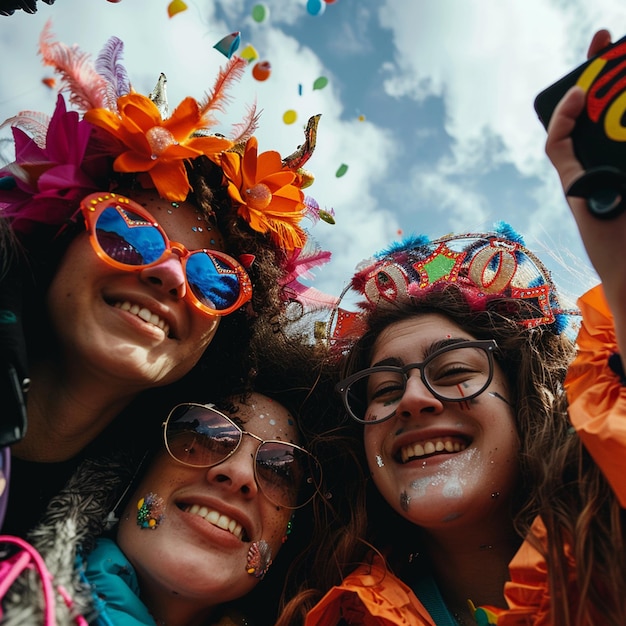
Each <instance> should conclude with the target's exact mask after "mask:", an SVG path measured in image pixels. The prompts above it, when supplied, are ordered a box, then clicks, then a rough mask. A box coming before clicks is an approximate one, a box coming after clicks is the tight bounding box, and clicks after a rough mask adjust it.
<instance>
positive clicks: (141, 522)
mask: <svg viewBox="0 0 626 626" xmlns="http://www.w3.org/2000/svg"><path fill="white" fill-rule="evenodd" d="M164 517H165V505H164V503H163V498H159V496H157V495H156V494H155V493H152V492H150V493H148V494H146V495H145V496H144V497H143V498H139V501H138V502H137V526H139V527H141V528H147V529H149V530H156V529H157V526H158V525H159V524H160V523H161V522H162V521H163V518H164Z"/></svg>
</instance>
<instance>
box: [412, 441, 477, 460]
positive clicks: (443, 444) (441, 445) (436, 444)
mask: <svg viewBox="0 0 626 626" xmlns="http://www.w3.org/2000/svg"><path fill="white" fill-rule="evenodd" d="M466 447H467V446H466V445H465V444H464V443H461V442H459V441H452V440H451V439H448V438H446V439H433V440H432V441H426V442H421V443H411V444H409V445H408V446H404V447H403V448H402V449H401V450H400V459H401V460H402V462H403V463H406V462H407V461H408V460H409V459H413V458H416V457H421V456H424V455H426V454H433V453H434V452H444V451H445V452H461V451H462V450H465V448H466Z"/></svg>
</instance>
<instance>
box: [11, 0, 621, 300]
mask: <svg viewBox="0 0 626 626" xmlns="http://www.w3.org/2000/svg"><path fill="white" fill-rule="evenodd" d="M169 1H170V0H121V1H119V2H111V1H107V0H56V2H55V4H54V5H52V6H49V5H47V4H44V3H43V2H41V1H39V2H38V11H37V13H36V14H34V15H31V14H26V13H24V12H22V11H17V12H16V13H15V14H14V15H12V16H10V17H6V16H0V35H1V36H0V59H2V61H1V62H0V120H4V119H6V118H8V117H10V116H12V115H15V114H16V113H17V112H18V111H20V110H23V109H29V110H35V111H42V112H45V113H47V114H51V113H52V111H53V108H54V103H55V99H56V93H55V91H54V90H53V89H50V88H49V87H47V86H46V85H45V84H43V83H42V79H44V78H48V77H52V76H53V74H52V73H51V71H50V70H51V68H46V67H43V66H42V64H41V60H40V58H39V57H38V55H37V45H38V44H37V42H38V37H39V34H40V32H41V30H42V28H43V26H44V24H45V22H46V21H47V20H51V21H52V31H53V32H54V34H55V35H56V37H57V38H58V39H59V40H60V41H63V42H64V43H67V44H77V45H78V46H79V47H80V48H81V49H82V50H83V51H85V52H88V53H90V54H91V55H92V57H93V58H95V57H96V56H97V54H98V52H99V51H100V49H101V48H102V46H103V45H104V44H105V42H106V41H107V39H108V38H109V37H110V36H112V35H115V36H117V37H119V38H120V39H122V40H123V41H124V45H125V48H124V56H123V61H124V65H125V66H126V68H127V70H128V73H129V76H130V80H131V83H132V85H133V87H134V88H135V90H137V91H139V92H140V93H144V94H148V93H149V92H150V91H151V89H152V88H153V87H154V85H155V83H156V80H157V78H158V76H159V74H160V73H161V72H163V73H165V74H166V76H167V79H168V97H169V103H170V108H171V109H173V108H174V106H175V105H177V104H178V103H179V102H180V101H181V100H183V99H184V98H185V97H187V96H193V97H195V98H197V99H200V98H201V97H202V96H203V95H204V94H205V92H206V91H208V90H209V89H210V88H211V87H212V86H213V81H214V78H215V76H216V73H217V71H218V69H219V67H220V66H222V65H223V64H224V63H225V62H226V57H225V56H223V55H222V54H221V53H220V52H219V51H218V50H216V49H215V48H214V47H213V46H214V45H215V44H216V43H217V42H218V41H219V40H221V39H222V38H223V37H224V36H225V35H227V34H228V33H231V32H234V31H239V32H240V33H241V44H240V48H239V50H238V52H241V51H242V50H243V49H244V48H245V46H246V45H248V44H250V45H252V46H253V47H254V49H255V50H256V51H257V53H258V55H259V60H263V61H269V63H270V64H271V68H272V69H271V74H270V77H269V78H268V79H267V80H265V81H262V82H261V81H258V80H255V79H254V77H253V76H252V71H251V70H252V66H253V64H254V63H251V64H250V66H249V69H248V70H247V71H246V74H245V75H244V77H243V79H242V80H241V81H240V83H239V84H238V85H237V86H236V87H235V88H234V89H233V90H232V92H231V93H232V102H231V104H230V106H229V109H228V112H227V114H226V115H224V116H222V117H221V121H222V122H223V127H224V128H223V132H225V134H227V133H228V130H229V128H230V125H231V124H234V123H237V122H238V121H239V120H241V118H242V117H243V115H244V114H245V111H246V107H247V106H249V105H251V104H252V103H256V106H257V107H258V109H260V110H262V111H263V113H262V116H261V120H260V125H259V130H258V131H257V132H256V135H257V137H258V139H259V148H260V150H261V151H265V150H278V151H279V152H280V153H281V154H282V155H283V156H286V155H288V154H290V153H291V152H292V151H293V150H295V148H296V147H297V146H298V145H299V144H300V143H301V142H302V140H303V137H304V135H303V129H304V126H305V124H306V120H307V119H308V117H309V116H311V115H315V114H318V113H321V115H322V117H321V120H320V125H319V129H318V136H317V147H316V150H315V154H314V155H313V157H312V158H311V160H310V161H309V162H308V163H307V166H306V167H307V169H309V170H310V171H311V172H313V174H314V175H315V183H314V184H313V186H312V187H310V188H309V189H307V193H308V194H309V195H311V196H313V197H314V198H315V199H316V201H317V202H318V203H319V205H320V207H321V208H323V209H326V210H330V209H333V210H334V212H335V220H336V223H335V225H329V224H326V223H324V222H319V223H317V224H316V225H315V226H312V228H310V231H311V234H312V236H313V238H314V239H315V240H316V241H317V242H318V243H319V245H320V246H321V247H322V248H324V249H327V250H330V251H331V252H332V260H331V261H330V263H329V264H328V265H326V266H324V267H322V268H320V269H318V270H316V271H315V277H316V278H315V282H314V284H315V286H316V287H317V288H319V289H321V290H322V291H325V292H326V293H329V294H333V295H338V294H339V293H340V292H341V290H342V289H343V287H344V286H345V285H346V284H347V283H348V281H349V279H350V277H351V275H352V274H353V273H354V270H355V268H356V266H357V265H358V264H359V262H361V261H362V260H363V259H366V258H368V257H370V256H371V255H372V254H373V253H374V252H376V251H379V250H381V249H383V248H385V247H387V246H388V245H389V244H390V243H392V242H393V241H396V240H398V239H401V238H402V237H404V236H408V235H411V234H426V235H428V236H430V237H432V238H435V237H437V236H441V235H444V234H447V233H449V232H458V233H461V232H477V231H484V230H489V229H490V228H491V227H492V226H493V224H494V223H495V222H497V221H499V220H504V221H506V222H508V223H509V224H511V225H512V226H513V228H515V229H516V230H517V231H518V232H519V233H521V234H522V235H523V236H524V239H525V241H526V244H527V246H528V247H529V248H531V249H532V250H533V251H534V252H536V253H537V254H539V256H540V257H541V258H542V259H543V260H544V261H545V263H546V265H547V266H548V267H549V268H550V269H551V271H552V273H553V276H554V278H555V280H556V282H557V284H559V285H561V286H562V287H563V289H564V290H565V292H567V293H569V294H571V295H572V296H577V295H579V294H580V293H582V291H584V289H585V288H586V287H588V286H590V285H591V284H593V283H594V282H595V276H594V274H593V271H592V270H591V268H590V267H589V265H588V262H587V260H586V255H585V253H584V250H583V248H582V245H581V243H580V237H579V234H578V232H577V230H576V227H575V224H574V221H573V218H572V217H571V215H570V214H569V210H568V208H567V204H566V202H565V200H564V198H563V194H562V191H561V188H560V186H559V183H558V179H557V176H556V172H555V171H554V170H553V168H552V166H551V164H550V163H549V161H548V159H547V157H546V156H545V152H544V144H545V131H544V129H543V127H542V126H541V124H540V123H539V121H538V119H537V117H536V114H535V112H534V109H533V100H534V98H535V96H536V95H537V94H538V93H539V92H540V91H541V90H542V89H544V88H545V87H547V86H548V85H550V84H551V83H552V82H554V81H555V80H556V79H558V78H560V77H561V76H563V75H564V74H566V73H567V72H569V71H570V70H572V69H573V68H574V67H576V66H577V65H579V64H580V63H582V62H583V61H584V59H585V58H586V51H587V47H588V45H589V42H590V41H591V37H592V35H593V33H594V32H595V31H596V30H597V29H599V28H608V29H609V30H610V31H611V33H612V34H613V38H614V40H615V39H618V38H620V37H622V36H623V35H624V34H626V12H624V10H623V4H622V3H621V2H619V0H594V2H593V3H591V2H588V1H587V0H437V1H436V2H433V0H381V1H374V0H335V1H334V2H332V3H323V6H324V11H323V12H322V13H320V14H318V15H311V14H310V13H309V12H308V10H307V0H265V2H263V3H262V4H263V5H264V6H265V8H266V9H267V16H266V18H265V19H264V20H262V21H261V22H257V21H255V19H253V8H254V7H255V6H256V5H257V4H259V2H256V1H255V0H185V2H186V4H187V6H188V8H187V10H185V11H183V12H180V13H178V14H176V15H174V16H173V17H171V18H170V17H169V16H168V11H167V7H168V4H169ZM320 77H325V78H327V79H328V84H327V85H326V86H325V87H324V88H322V89H314V88H313V84H314V82H315V80H316V79H318V78H320ZM286 111H294V112H295V114H296V120H295V122H293V123H290V124H287V123H285V121H284V120H283V115H284V113H285V112H286ZM6 131H7V129H6V128H5V129H3V130H2V131H1V132H2V133H3V134H2V135H0V137H2V136H3V137H7V136H8V135H7V134H6ZM8 150H9V146H8V143H6V142H5V143H0V154H2V155H4V156H5V158H6V157H7V151H8ZM9 156H10V155H9ZM342 164H345V165H347V166H348V169H347V171H346V173H345V174H344V175H343V176H341V177H337V176H336V174H337V171H338V169H339V168H340V166H341V165H342Z"/></svg>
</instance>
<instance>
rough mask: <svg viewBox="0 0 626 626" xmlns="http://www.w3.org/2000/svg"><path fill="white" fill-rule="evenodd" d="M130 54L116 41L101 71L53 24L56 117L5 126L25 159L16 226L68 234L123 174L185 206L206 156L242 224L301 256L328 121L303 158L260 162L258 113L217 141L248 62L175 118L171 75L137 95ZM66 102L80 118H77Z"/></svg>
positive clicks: (18, 171) (9, 199)
mask: <svg viewBox="0 0 626 626" xmlns="http://www.w3.org/2000/svg"><path fill="white" fill-rule="evenodd" d="M123 47H124V46H123V42H122V41H121V40H119V39H118V38H116V37H111V38H110V39H109V41H108V42H107V44H106V45H105V47H104V48H103V50H102V51H101V52H100V54H99V55H98V57H97V59H96V61H95V63H92V61H91V59H90V57H89V55H88V54H86V53H84V52H82V51H81V50H80V49H79V48H78V47H76V46H72V47H70V46H67V45H65V44H63V43H60V42H57V41H54V38H53V35H52V33H51V26H50V23H49V22H48V23H47V24H46V26H45V28H44V30H43V32H42V34H41V37H40V42H39V51H40V54H41V56H42V58H43V62H44V64H46V65H50V66H52V67H54V69H55V72H56V73H57V74H59V75H60V77H61V80H60V92H61V93H60V94H59V97H58V99H57V105H56V109H55V111H54V114H53V115H52V117H48V116H47V115H45V114H42V113H38V112H32V111H22V112H21V113H19V114H18V115H16V116H14V117H12V118H10V119H8V120H6V121H5V122H4V124H3V126H5V125H10V126H12V131H13V136H14V140H15V155H16V156H15V162H14V163H11V164H10V165H8V166H6V167H4V168H3V169H2V170H0V176H5V177H9V178H10V179H12V181H13V183H14V184H12V185H7V184H6V181H5V184H4V185H2V187H4V189H0V207H2V214H3V215H5V216H7V217H8V218H9V219H10V220H11V221H12V223H13V227H14V228H15V229H16V230H27V229H28V228H30V226H32V224H33V223H34V222H38V223H45V224H48V225H55V226H56V225H61V224H62V223H63V222H64V221H65V220H66V219H67V218H68V217H69V216H70V215H71V214H72V212H73V211H74V210H75V209H76V208H77V207H78V203H79V202H80V200H81V198H83V197H84V196H85V195H87V194H88V193H92V192H94V191H107V190H110V188H111V186H112V184H113V182H112V181H113V180H114V179H115V176H116V173H117V174H118V175H119V174H134V175H135V176H136V178H137V180H138V181H139V183H140V184H141V185H142V186H144V187H148V188H150V187H154V188H156V190H157V191H158V193H159V194H160V195H161V196H162V197H163V198H165V199H167V200H170V201H175V202H176V201H178V202H180V201H183V200H185V198H186V197H187V194H188V193H189V191H190V189H191V187H190V184H189V179H188V176H187V167H186V166H187V164H189V163H190V162H192V161H193V160H194V159H195V158H197V157H199V156H205V157H207V158H208V159H210V160H211V161H213V162H214V163H216V164H217V165H218V166H220V167H221V169H222V171H223V173H224V185H225V186H226V187H227V189H228V194H229V196H230V198H231V199H232V203H233V208H234V209H235V211H236V214H237V216H238V217H240V218H241V219H243V220H245V221H246V222H247V223H248V225H249V226H250V228H252V229H253V230H255V231H257V232H260V233H262V234H264V235H267V236H269V237H270V238H271V240H272V241H273V243H274V245H276V246H277V247H279V248H281V249H283V250H285V251H286V252H293V251H294V250H298V249H302V248H303V247H304V245H305V242H306V233H305V231H304V230H303V229H302V227H301V225H300V222H301V220H302V218H303V217H305V216H306V215H310V213H311V210H312V208H311V207H312V206H313V205H312V204H311V203H307V202H306V201H305V196H304V194H303V192H302V189H303V188H304V187H306V186H308V185H309V184H311V182H312V176H311V175H310V174H309V173H307V172H305V171H304V170H303V169H302V166H303V165H304V164H305V163H306V161H307V160H308V159H309V157H310V156H311V155H312V153H313V150H314V148H315V139H316V130H317V122H318V120H319V117H320V116H319V115H318V116H315V117H313V118H311V120H310V121H309V124H308V126H307V128H306V131H305V141H304V143H303V144H302V145H301V146H300V147H299V149H298V150H297V151H296V152H294V154H292V155H290V156H289V157H286V158H285V159H282V158H281V156H280V155H279V154H278V153H277V152H273V151H269V152H263V153H260V154H259V153H258V144H257V140H256V138H255V137H254V136H253V133H254V131H255V130H256V128H257V123H258V117H259V116H258V114H257V112H256V110H255V107H250V108H249V110H248V112H247V116H246V119H244V120H243V121H242V122H241V123H240V124H238V125H236V126H235V127H233V130H232V136H231V137H229V138H226V137H224V136H221V135H216V134H213V133H212V128H213V127H214V126H215V124H216V123H217V120H216V118H215V113H217V112H220V111H221V112H223V111H224V108H225V105H226V104H227V103H228V95H227V92H228V88H229V87H230V86H231V85H232V84H233V83H234V82H235V81H236V80H238V79H239V78H240V77H241V76H242V74H243V72H244V69H245V67H246V64H247V62H246V61H245V60H243V59H241V58H238V57H233V58H232V59H230V60H229V62H228V63H227V65H226V66H225V67H224V68H223V69H222V70H221V71H220V73H219V75H218V76H217V78H216V80H215V84H214V86H213V89H212V90H211V91H209V92H208V93H207V94H205V96H204V97H203V98H202V99H201V100H199V101H198V100H196V99H194V98H192V97H187V98H185V99H184V100H183V101H182V102H181V103H180V104H179V105H178V106H177V107H176V109H175V110H174V112H173V113H172V114H171V115H169V111H168V105H167V97H166V79H165V76H164V75H163V74H161V76H160V78H159V80H158V82H157V85H156V87H155V89H154V91H153V92H152V93H151V94H149V95H148V96H145V95H142V94H139V93H137V92H135V91H134V90H133V89H132V87H131V84H130V81H129V79H128V75H127V73H126V70H125V68H124V66H123V65H122V63H121V57H122V52H123ZM64 93H66V94H68V101H69V105H70V107H71V108H72V109H74V110H68V108H67V105H66V102H65V99H64V97H63V94H64ZM80 114H82V117H81V115H80ZM7 186H9V187H11V188H10V189H6V187H7Z"/></svg>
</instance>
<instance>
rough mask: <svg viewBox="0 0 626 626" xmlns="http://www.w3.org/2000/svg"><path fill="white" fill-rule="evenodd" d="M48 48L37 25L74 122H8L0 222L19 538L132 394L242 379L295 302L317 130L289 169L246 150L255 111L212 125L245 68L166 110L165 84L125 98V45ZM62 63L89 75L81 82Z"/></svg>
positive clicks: (48, 37)
mask: <svg viewBox="0 0 626 626" xmlns="http://www.w3.org/2000/svg"><path fill="white" fill-rule="evenodd" d="M53 39H54V38H53V35H52V33H51V32H50V26H46V28H45V29H44V32H43V33H42V36H41V40H40V53H41V55H42V57H43V59H44V62H45V63H47V64H49V65H52V66H53V67H54V68H55V69H56V70H57V72H58V73H59V75H60V77H61V87H62V89H64V90H65V91H66V92H69V98H68V100H67V101H68V102H69V103H71V104H72V106H73V107H74V108H76V109H77V111H75V110H71V111H70V110H67V107H68V106H69V105H66V100H65V99H64V97H63V96H62V95H60V96H59V99H58V101H57V106H56V109H55V111H54V114H53V115H52V117H51V118H49V119H47V118H46V116H43V115H42V116H40V117H39V118H37V120H38V121H37V123H34V122H33V118H32V116H31V115H30V114H29V113H28V112H26V113H23V114H18V115H16V116H15V117H14V118H12V119H11V125H12V126H13V135H14V139H15V147H16V161H15V162H14V163H11V164H10V165H8V166H6V167H5V168H3V169H2V170H0V178H1V184H0V216H2V217H4V218H5V219H6V221H7V222H8V223H9V224H10V227H11V231H12V233H13V235H14V237H15V239H17V241H18V246H16V252H15V254H14V259H15V263H14V265H13V267H12V269H11V270H10V272H9V276H17V277H18V280H15V281H9V280H6V281H3V282H2V292H3V296H4V295H5V294H6V295H7V298H4V297H3V299H2V302H5V301H9V305H7V310H6V311H4V313H6V315H4V314H3V319H5V320H6V321H7V324H6V325H4V326H3V328H2V331H3V332H4V331H7V330H8V335H9V337H8V339H7V340H6V343H7V344H8V345H9V346H11V345H12V343H11V342H12V341H13V340H14V339H15V341H16V342H17V344H18V346H19V345H22V343H23V344H24V346H25V347H24V349H23V350H22V351H20V350H19V349H18V350H15V353H16V354H15V358H12V354H13V353H12V352H11V350H10V349H9V351H8V355H9V357H8V359H5V354H7V352H5V351H4V350H0V355H2V356H1V358H2V361H3V362H2V363H0V365H2V377H1V381H2V387H1V389H2V390H3V393H4V392H5V390H6V395H7V397H9V396H10V397H11V398H13V399H14V401H13V402H10V403H8V406H9V407H11V408H12V415H11V416H8V417H7V419H6V420H4V419H3V432H2V433H1V435H2V436H1V440H0V445H7V444H12V446H11V449H12V455H13V461H12V479H11V488H10V497H11V502H10V504H9V507H8V517H7V520H6V524H5V526H4V529H5V531H7V532H13V533H17V534H23V533H24V532H25V531H26V530H27V529H28V528H29V527H30V526H31V525H32V523H33V522H34V521H36V519H37V516H38V514H39V513H40V512H41V510H42V507H43V506H44V505H45V503H46V502H47V500H48V499H49V498H50V496H51V495H52V494H54V493H55V492H56V491H57V490H58V489H59V488H60V487H61V486H62V484H63V483H64V481H65V480H66V479H67V477H68V476H69V474H70V473H71V471H72V469H73V468H74V467H75V466H76V463H77V462H78V460H79V456H80V455H81V454H83V451H84V450H85V448H86V447H87V446H88V445H90V444H92V443H93V442H94V440H96V439H97V438H98V440H99V441H101V439H100V437H101V435H102V434H103V433H104V432H105V431H106V432H109V431H111V427H112V425H113V424H114V423H115V424H114V427H113V431H112V432H111V433H110V435H109V436H108V440H109V441H113V442H114V441H116V438H117V437H118V436H120V434H123V435H125V436H134V429H135V428H137V429H139V430H141V426H142V424H143V423H145V422H146V421H149V420H150V419H151V417H150V414H151V412H150V411H146V410H145V409H142V410H137V409H135V408H133V407H132V402H133V401H135V400H136V399H137V398H138V396H139V394H142V392H145V391H146V390H155V389H156V388H162V387H164V386H167V385H170V384H173V383H176V382H177V381H179V380H181V379H182V377H183V376H185V375H187V374H188V373H189V372H190V371H191V370H192V368H194V366H195V365H196V364H197V363H198V362H199V361H200V360H201V359H202V362H201V363H200V365H199V367H198V368H196V370H195V374H197V375H198V376H199V377H200V380H202V384H203V385H205V386H206V384H207V383H206V381H209V383H208V384H209V385H213V387H210V388H214V389H216V390H220V391H221V390H222V389H223V388H224V387H227V386H228V385H229V384H230V382H229V381H230V380H234V381H239V380H240V379H242V377H244V376H245V375H246V373H247V370H248V369H249V368H251V367H254V354H252V353H251V352H249V350H248V344H249V341H250V337H251V336H252V334H253V333H254V332H255V328H256V327H259V326H261V325H263V324H264V323H269V322H270V321H271V323H272V324H276V320H277V319H278V317H279V316H280V314H281V313H282V312H283V311H284V308H285V306H286V303H287V302H288V301H289V299H290V296H289V295H288V294H295V291H294V290H293V289H290V286H289V285H288V284H287V282H288V280H291V279H290V278H288V276H293V267H292V265H290V259H291V258H292V256H293V255H295V254H297V252H298V251H300V250H301V248H303V247H304V245H305V243H306V233H305V232H304V230H303V229H302V227H301V225H300V222H301V220H302V218H303V217H304V216H305V214H306V213H307V206H306V205H305V202H304V194H303V192H302V190H301V188H302V187H303V186H305V185H306V184H310V182H311V180H312V177H311V175H309V174H307V173H306V172H304V170H302V169H300V168H301V166H302V165H304V164H305V163H306V161H307V159H308V158H309V157H310V156H311V154H312V151H313V148H314V144H315V131H316V122H317V118H315V119H314V120H313V121H312V122H311V125H310V126H309V127H308V129H307V137H306V141H305V142H304V143H303V144H302V145H301V146H300V148H299V149H298V150H297V151H296V152H295V153H294V154H292V155H290V156H289V157H286V158H284V159H281V157H280V155H278V153H276V152H265V153H260V152H259V151H258V144H257V140H256V138H255V137H254V136H253V135H252V133H253V132H254V129H255V128H256V123H257V116H256V115H255V113H254V111H250V112H249V118H248V119H247V120H245V121H244V123H242V124H241V125H239V126H237V127H236V128H235V129H233V132H232V133H231V136H230V138H226V137H225V136H224V135H219V134H214V132H215V131H214V130H213V128H212V126H213V125H214V124H215V123H216V121H215V119H214V117H213V115H214V113H215V111H216V110H217V109H221V108H222V107H223V103H224V102H225V97H226V90H227V89H228V88H229V87H230V86H231V85H232V84H233V82H235V81H236V80H237V79H238V78H240V77H241V76H242V74H243V72H244V69H245V61H243V60H242V59H238V58H233V59H232V60H230V61H229V62H228V64H227V66H226V67H225V68H224V69H223V70H222V72H221V73H220V76H219V77H218V79H217V80H216V84H215V88H214V90H213V91H212V92H211V93H210V95H206V96H205V97H204V99H203V100H198V101H197V100H195V99H193V98H186V99H185V100H184V101H183V103H181V104H180V106H178V107H177V108H176V109H175V111H174V112H173V113H171V114H170V112H169V109H168V104H167V99H166V97H165V77H164V76H161V78H160V79H159V82H158V84H157V86H156V87H155V90H154V91H153V92H152V94H151V95H150V97H147V96H143V95H142V94H139V93H137V92H136V91H134V90H133V89H131V87H130V84H129V81H128V77H127V75H126V72H125V70H124V67H123V65H122V63H121V59H120V53H121V51H122V50H123V44H122V42H121V41H119V40H117V39H116V38H112V39H111V40H110V41H109V42H108V43H107V44H106V46H105V48H104V49H103V51H102V53H101V54H100V56H99V57H98V59H97V62H95V63H92V62H91V61H88V60H86V59H87V57H86V56H85V55H83V53H82V52H81V51H79V50H77V49H76V48H70V47H67V46H65V45H64V44H62V43H60V42H56V41H54V40H53ZM71 59H74V60H75V61H76V62H77V63H78V62H79V61H80V65H81V67H82V66H83V65H85V64H86V65H88V66H89V67H85V68H84V69H85V72H83V73H81V74H80V76H79V77H78V78H76V77H72V78H70V76H69V75H68V74H67V65H66V63H70V60H71ZM70 64H71V63H70ZM87 70H89V71H87ZM81 81H86V82H85V84H83V83H82V82H81ZM89 81H93V82H94V83H95V84H97V85H95V84H92V83H91V82H89ZM242 129H244V130H242ZM33 163H36V164H37V166H36V167H35V166H33ZM4 260H5V262H6V259H4ZM288 267H289V272H288V271H287V270H288ZM296 273H297V269H296ZM218 326H219V327H221V328H220V329H219V332H217V331H218ZM216 333H217V335H216ZM22 334H23V336H24V341H23V342H22V340H21V336H22ZM214 338H215V339H214ZM209 344H212V345H211V349H210V351H207V350H206V349H207V347H208V346H209ZM24 350H25V353H26V354H25V355H24V354H23V352H24ZM20 356H24V357H25V358H19V357H20ZM5 360H8V363H6V364H5V363H4V361H5ZM26 363H27V367H28V371H26ZM5 365H6V367H5ZM5 371H6V374H5ZM207 373H208V374H210V375H207ZM30 380H32V382H30ZM29 382H30V389H28V383H29ZM187 382H188V386H189V387H193V386H194V385H195V384H196V383H197V380H195V379H193V378H190V379H189V380H188V381H187ZM210 388H209V389H210ZM27 389H28V393H26V391H27ZM151 396H152V398H153V399H154V400H153V401H154V402H155V404H156V405H158V404H159V399H158V393H156V392H154V391H153V392H151ZM149 399H150V398H149V397H145V396H142V403H143V406H144V407H145V406H146V405H145V403H146V402H148V401H149ZM26 414H27V415H28V427H27V428H26ZM118 416H119V417H118ZM115 429H117V430H115Z"/></svg>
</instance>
